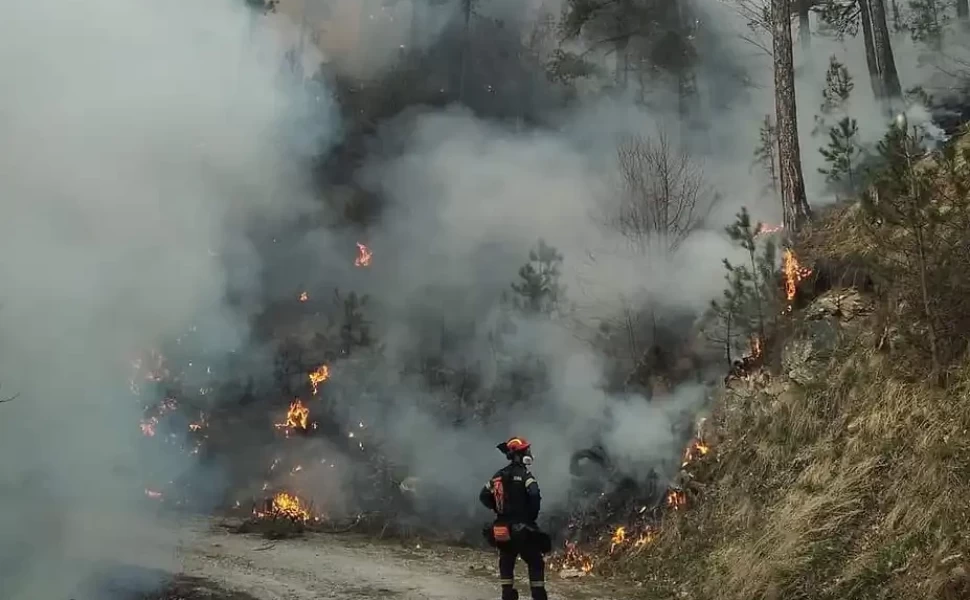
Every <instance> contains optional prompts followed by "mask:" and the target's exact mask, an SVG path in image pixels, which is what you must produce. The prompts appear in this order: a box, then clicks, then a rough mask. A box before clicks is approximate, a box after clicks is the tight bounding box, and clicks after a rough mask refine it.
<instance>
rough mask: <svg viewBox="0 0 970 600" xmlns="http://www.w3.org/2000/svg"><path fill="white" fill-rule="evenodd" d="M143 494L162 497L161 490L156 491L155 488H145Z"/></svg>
mask: <svg viewBox="0 0 970 600" xmlns="http://www.w3.org/2000/svg"><path fill="white" fill-rule="evenodd" d="M145 495H146V496H148V497H149V498H154V499H160V498H161V497H162V493H161V492H156V491H155V490H150V489H148V488H145Z"/></svg>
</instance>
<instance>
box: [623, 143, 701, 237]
mask: <svg viewBox="0 0 970 600" xmlns="http://www.w3.org/2000/svg"><path fill="white" fill-rule="evenodd" d="M616 161H617V169H618V171H619V178H620V186H621V193H620V195H619V198H618V205H616V206H615V208H614V210H613V211H612V213H611V214H610V215H609V219H610V221H611V223H610V224H611V225H612V226H613V227H615V228H616V230H617V231H619V232H620V233H621V234H622V235H623V236H624V237H626V238H627V239H628V240H630V242H631V243H633V244H634V245H635V246H636V247H637V249H638V250H640V251H641V252H646V251H647V250H648V249H649V248H659V249H660V250H661V251H662V252H663V253H664V254H665V255H670V254H672V253H674V252H676V251H677V249H678V248H680V246H681V245H682V244H683V243H684V240H686V239H687V238H688V237H689V236H690V234H691V233H693V232H694V231H696V230H697V229H698V228H699V227H700V226H701V225H702V224H703V222H704V219H706V218H707V216H708V215H709V214H710V212H711V209H713V208H714V205H715V204H716V203H717V201H718V199H719V197H718V194H717V193H716V192H715V191H714V189H713V188H712V187H711V186H710V185H708V183H707V180H706V178H705V176H704V170H703V168H702V166H701V165H700V164H699V163H698V162H697V161H696V160H694V158H693V157H692V156H691V155H690V154H689V153H688V152H687V151H686V150H684V149H682V148H679V147H677V146H675V144H674V143H673V142H672V141H671V140H670V137H669V136H668V135H667V134H666V133H664V132H663V131H659V132H658V133H657V136H656V137H655V138H653V139H650V138H646V137H644V136H641V135H632V136H629V137H626V138H625V139H623V140H621V141H620V143H619V145H618V146H617V149H616Z"/></svg>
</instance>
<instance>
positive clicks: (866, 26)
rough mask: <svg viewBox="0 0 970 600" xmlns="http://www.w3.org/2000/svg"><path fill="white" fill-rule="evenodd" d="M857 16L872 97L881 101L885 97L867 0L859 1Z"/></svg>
mask: <svg viewBox="0 0 970 600" xmlns="http://www.w3.org/2000/svg"><path fill="white" fill-rule="evenodd" d="M859 16H860V17H861V21H862V40H863V41H864V42H865V45H866V66H867V67H868V68H869V83H870V84H871V85H872V95H873V96H874V97H875V98H876V100H881V99H882V97H883V96H884V95H885V94H884V93H883V89H882V73H881V72H880V71H879V58H878V57H877V56H876V44H875V42H874V41H873V36H872V13H871V12H870V9H869V0H859Z"/></svg>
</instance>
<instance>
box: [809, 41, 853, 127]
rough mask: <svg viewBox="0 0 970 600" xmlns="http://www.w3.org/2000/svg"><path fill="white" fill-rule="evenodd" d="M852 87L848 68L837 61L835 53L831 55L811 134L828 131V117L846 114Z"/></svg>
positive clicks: (838, 117)
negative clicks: (820, 101)
mask: <svg viewBox="0 0 970 600" xmlns="http://www.w3.org/2000/svg"><path fill="white" fill-rule="evenodd" d="M853 88H855V82H854V81H853V80H852V75H851V74H850V73H849V69H848V68H847V67H846V66H845V65H844V64H842V63H841V62H839V59H838V58H836V57H835V55H832V56H831V57H830V58H829V67H828V69H827V70H826V72H825V88H824V89H823V90H822V104H821V105H820V106H819V109H818V110H819V114H817V115H815V129H813V130H812V135H818V134H820V133H822V132H825V131H828V130H829V128H830V126H829V122H830V119H832V118H835V119H841V118H842V117H845V116H847V108H848V107H847V105H848V102H849V97H850V96H851V95H852V90H853Z"/></svg>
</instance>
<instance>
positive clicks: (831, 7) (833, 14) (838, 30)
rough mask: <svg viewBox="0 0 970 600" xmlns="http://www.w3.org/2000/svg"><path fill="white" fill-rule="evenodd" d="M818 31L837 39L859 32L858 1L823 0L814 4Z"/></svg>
mask: <svg viewBox="0 0 970 600" xmlns="http://www.w3.org/2000/svg"><path fill="white" fill-rule="evenodd" d="M814 10H815V13H816V14H817V15H818V16H819V27H818V32H819V33H820V34H822V35H828V36H830V37H833V38H835V39H837V40H839V41H842V40H843V39H845V38H846V37H850V38H853V37H855V36H856V34H858V33H859V3H858V2H857V1H856V0H823V1H822V2H820V3H819V4H817V5H816V6H815V9H814Z"/></svg>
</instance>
